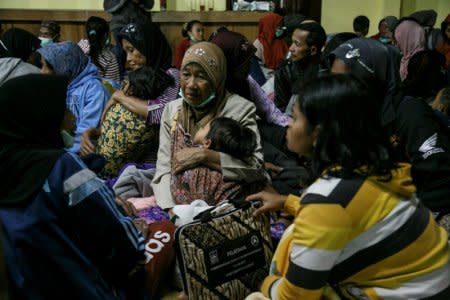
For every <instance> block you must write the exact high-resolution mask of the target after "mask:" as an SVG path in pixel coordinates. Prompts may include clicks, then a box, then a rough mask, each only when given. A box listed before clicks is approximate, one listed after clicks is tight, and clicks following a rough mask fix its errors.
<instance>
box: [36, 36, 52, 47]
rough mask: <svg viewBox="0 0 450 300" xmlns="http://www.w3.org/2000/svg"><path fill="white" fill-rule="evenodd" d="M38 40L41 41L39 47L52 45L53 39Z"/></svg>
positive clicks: (42, 38) (43, 38) (41, 38)
mask: <svg viewBox="0 0 450 300" xmlns="http://www.w3.org/2000/svg"><path fill="white" fill-rule="evenodd" d="M39 39H40V40H41V47H45V46H48V45H51V44H53V39H51V38H45V37H39Z"/></svg>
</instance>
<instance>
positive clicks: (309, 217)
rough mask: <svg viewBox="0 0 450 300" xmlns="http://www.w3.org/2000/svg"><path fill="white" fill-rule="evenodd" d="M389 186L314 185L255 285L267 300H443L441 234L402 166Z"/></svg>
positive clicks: (293, 209)
mask: <svg viewBox="0 0 450 300" xmlns="http://www.w3.org/2000/svg"><path fill="white" fill-rule="evenodd" d="M392 174H393V177H392V179H391V181H389V182H383V181H379V180H377V179H376V178H373V177H369V178H366V179H364V178H352V179H342V178H335V177H326V178H324V177H322V178H320V179H318V180H317V181H316V182H315V183H314V184H312V185H311V186H310V187H309V188H308V189H307V190H306V192H305V193H304V195H303V196H302V198H301V199H299V198H297V197H295V196H292V195H291V196H289V197H288V199H287V201H286V204H285V210H287V211H288V212H289V213H293V214H294V215H296V218H295V225H294V229H293V231H292V233H291V234H290V235H289V234H288V235H287V237H285V238H284V239H283V241H282V242H281V243H280V245H279V247H278V249H277V252H276V253H275V257H274V261H273V266H272V267H273V272H271V275H270V276H268V277H267V278H266V279H265V280H264V283H263V285H262V291H263V293H264V294H265V295H266V296H269V297H270V298H271V299H320V297H321V295H322V294H323V293H324V289H325V287H326V286H327V285H330V286H332V287H334V288H335V290H337V291H338V292H339V293H340V294H341V295H343V296H344V297H346V298H349V299H450V288H449V286H450V265H449V248H448V244H447V238H448V236H447V233H446V231H445V230H444V229H443V228H441V227H438V225H437V224H436V222H435V221H434V219H433V218H432V216H431V214H430V212H429V211H428V209H426V208H425V207H424V206H423V205H422V204H421V203H420V201H419V200H418V199H417V198H416V197H415V196H414V191H415V188H414V186H413V185H412V183H411V178H410V177H409V165H401V168H399V169H397V170H394V171H393V173H392Z"/></svg>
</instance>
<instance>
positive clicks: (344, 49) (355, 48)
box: [330, 38, 399, 125]
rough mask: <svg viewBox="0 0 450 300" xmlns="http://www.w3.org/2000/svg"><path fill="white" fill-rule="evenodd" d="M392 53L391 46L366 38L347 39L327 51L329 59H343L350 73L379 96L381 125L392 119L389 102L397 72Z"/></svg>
mask: <svg viewBox="0 0 450 300" xmlns="http://www.w3.org/2000/svg"><path fill="white" fill-rule="evenodd" d="M394 56H395V53H394V52H393V50H392V51H391V48H389V47H388V46H385V45H383V44H382V43H380V42H378V41H376V40H373V39H368V38H354V39H351V40H348V41H347V42H344V43H343V44H341V45H340V46H339V47H337V48H336V49H335V50H334V51H332V52H331V54H330V60H334V59H335V58H339V59H341V60H343V61H344V63H345V65H346V66H347V68H349V69H350V73H351V74H353V75H355V77H357V78H359V79H361V80H362V81H364V82H365V83H366V84H367V85H368V86H370V87H371V88H372V89H373V91H374V92H375V93H376V95H377V96H378V97H379V98H380V99H381V103H380V105H381V107H380V109H381V121H382V125H386V124H388V123H390V122H392V121H393V120H394V118H395V110H394V107H395V104H394V103H393V101H394V95H395V94H396V92H397V90H398V82H399V75H398V68H397V66H396V65H395V63H394ZM331 65H332V64H331Z"/></svg>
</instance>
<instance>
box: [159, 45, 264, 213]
mask: <svg viewBox="0 0 450 300" xmlns="http://www.w3.org/2000/svg"><path fill="white" fill-rule="evenodd" d="M226 65H227V62H226V59H225V56H224V54H223V52H222V50H221V49H220V48H219V47H217V46H216V45H214V44H212V43H208V42H201V43H198V44H195V45H193V46H192V47H191V48H189V50H188V51H187V52H186V54H185V56H184V59H183V62H182V66H181V80H180V86H181V92H180V94H181V98H180V99H177V100H176V101H173V102H170V103H168V104H167V105H166V108H165V109H164V113H163V116H162V121H161V129H160V144H159V150H158V160H157V164H156V174H155V177H154V180H153V184H152V186H153V189H154V193H155V197H156V201H157V203H158V205H159V206H161V207H162V208H170V207H173V206H174V205H175V202H174V200H173V199H172V196H171V193H170V179H171V174H172V172H173V173H174V174H177V173H179V172H182V171H184V170H187V169H192V168H195V167H197V166H200V165H203V166H206V167H209V168H211V169H214V170H217V171H220V172H221V173H222V176H223V179H224V180H225V181H244V182H246V183H252V182H255V181H258V180H262V179H264V178H265V171H264V170H263V168H262V164H263V155H262V151H261V145H260V137H259V133H258V129H257V125H256V115H255V106H254V105H253V104H252V103H250V102H249V101H247V100H245V99H244V98H242V97H240V96H238V95H235V94H230V93H229V92H227V91H226V89H225V79H226V74H227V70H226ZM216 117H230V118H232V119H234V120H236V121H239V122H240V123H241V124H242V125H244V126H245V127H248V128H250V129H251V130H252V131H254V132H255V134H256V135H257V147H256V149H255V151H254V153H253V155H252V156H251V157H250V158H248V159H246V160H245V161H244V160H240V159H238V158H234V157H231V156H229V155H227V154H225V153H221V152H216V151H214V150H210V149H206V148H200V147H196V148H185V149H182V150H180V151H178V152H176V153H171V140H172V139H173V136H174V133H175V128H176V124H177V122H180V123H181V125H182V127H183V128H184V130H185V132H186V133H187V138H192V137H193V136H194V135H195V134H196V132H197V131H198V130H199V129H200V128H202V127H203V126H205V125H206V124H208V123H209V121H211V120H212V119H213V118H216Z"/></svg>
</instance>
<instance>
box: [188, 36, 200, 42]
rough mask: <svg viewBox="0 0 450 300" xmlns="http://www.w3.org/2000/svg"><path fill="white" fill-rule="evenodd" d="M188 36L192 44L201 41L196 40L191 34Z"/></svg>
mask: <svg viewBox="0 0 450 300" xmlns="http://www.w3.org/2000/svg"><path fill="white" fill-rule="evenodd" d="M189 38H190V39H191V41H192V43H194V44H195V43H198V42H201V41H202V40H197V39H196V38H195V37H194V36H193V35H191V36H189Z"/></svg>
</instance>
